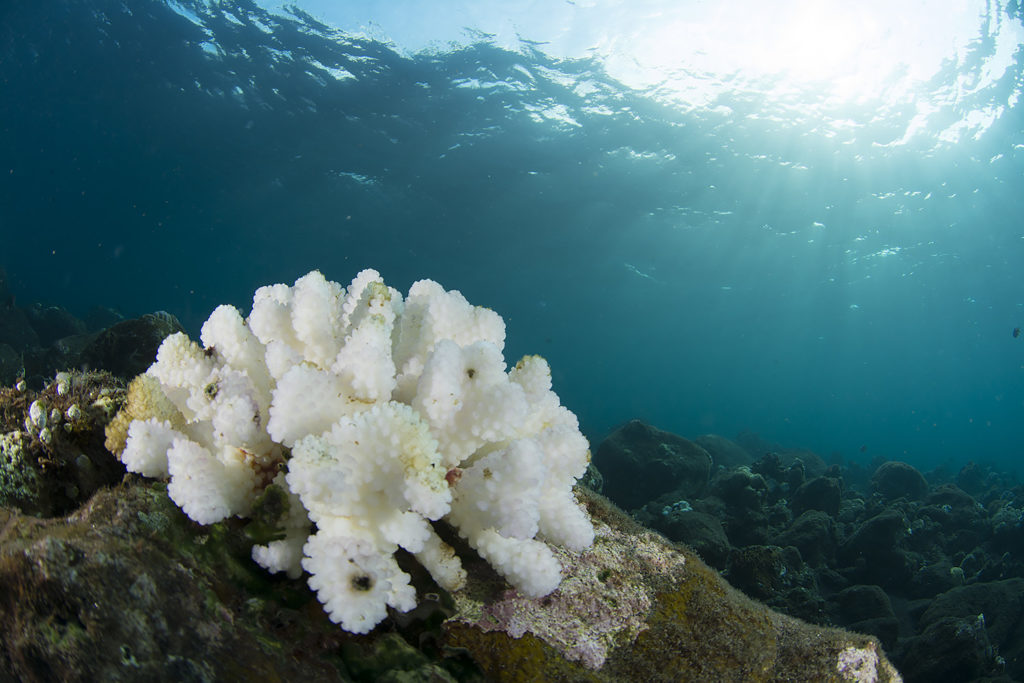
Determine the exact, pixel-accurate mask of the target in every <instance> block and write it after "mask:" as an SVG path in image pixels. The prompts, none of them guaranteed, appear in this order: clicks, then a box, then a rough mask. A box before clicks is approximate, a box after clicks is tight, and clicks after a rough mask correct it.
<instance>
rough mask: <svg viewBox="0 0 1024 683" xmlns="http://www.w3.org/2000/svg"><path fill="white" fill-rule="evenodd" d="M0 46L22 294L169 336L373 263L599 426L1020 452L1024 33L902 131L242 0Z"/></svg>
mask: <svg viewBox="0 0 1024 683" xmlns="http://www.w3.org/2000/svg"><path fill="white" fill-rule="evenodd" d="M1014 7H1016V6H1015V5H1014ZM228 9H230V10H231V13H230V14H229V13H226V12H225V11H224V10H228ZM996 11H997V13H998V12H1001V13H1002V14H1001V15H1000V16H1001V20H1002V21H1017V22H1019V21H1020V18H1019V14H1017V10H1015V9H1013V8H1011V10H1003V9H997V10H996ZM0 50H2V51H0V87H2V93H3V94H2V97H0V160H2V165H0V236H2V241H0V266H2V267H3V268H5V269H6V271H7V274H8V278H9V281H10V286H11V288H12V290H13V291H14V292H15V294H16V296H17V297H18V300H19V301H34V300H41V301H45V302H48V303H53V304H59V305H62V306H65V307H67V308H69V309H70V310H72V311H74V312H77V313H84V312H85V310H87V309H88V308H89V307H90V306H92V305H95V304H101V305H105V306H111V307H115V308H117V309H119V310H120V311H122V312H123V313H124V314H125V315H138V314H141V313H144V312H148V311H153V310H158V309H163V310H167V311H170V312H172V313H174V314H176V315H178V316H179V318H180V319H181V320H182V321H183V323H184V324H185V325H186V326H187V327H188V328H189V330H190V331H191V332H192V333H193V334H196V333H197V332H198V329H199V326H200V325H201V323H202V321H203V320H204V319H205V317H206V316H207V315H208V313H209V312H210V310H211V309H212V308H213V307H215V306H216V305H218V304H220V303H233V304H235V305H237V306H239V308H241V309H242V310H243V312H246V311H247V310H248V306H249V304H250V302H251V295H252V292H253V290H254V289H255V288H256V287H258V286H260V285H263V284H269V283H272V282H287V283H291V282H292V281H294V280H295V278H296V277H298V276H300V275H302V274H304V273H305V272H307V271H309V270H311V269H314V268H318V269H320V270H321V271H322V272H323V273H324V274H325V275H326V276H327V277H328V278H330V279H334V280H338V281H340V282H342V283H346V284H347V282H348V281H349V280H350V279H351V277H352V276H353V275H354V274H355V273H356V272H358V271H359V270H360V269H362V268H365V267H374V268H376V269H378V270H379V271H380V272H381V273H382V274H383V276H384V278H385V280H386V282H388V284H390V285H392V286H395V287H397V288H399V289H402V290H403V291H404V290H406V289H407V288H408V286H409V284H411V283H412V282H413V281H415V280H417V279H420V278H423V277H429V278H432V279H435V280H437V281H439V282H441V283H442V284H443V285H445V286H446V287H447V288H455V289H459V290H461V291H462V292H463V293H464V294H465V295H466V296H467V298H468V299H469V300H470V301H471V302H473V303H475V304H480V305H485V306H488V307H491V308H493V309H495V310H496V311H498V312H499V313H501V314H502V315H503V316H504V317H505V320H506V322H507V325H508V343H507V347H506V358H507V359H508V360H509V361H510V362H514V361H515V360H516V359H517V358H518V357H519V356H520V355H522V354H524V353H540V354H542V355H544V356H545V357H546V358H547V359H548V360H549V361H550V363H551V365H552V368H553V372H554V377H555V383H556V387H555V388H556V390H557V391H558V393H559V395H560V396H561V398H562V400H563V403H565V404H566V405H567V406H568V407H570V408H571V409H572V410H574V411H575V412H576V413H577V414H578V415H579V417H580V420H581V423H582V427H583V429H584V432H585V433H586V434H587V435H588V436H589V437H590V438H591V440H592V441H595V442H596V441H597V440H599V439H601V438H603V436H604V435H606V434H607V433H608V432H609V431H610V430H611V429H612V428H614V427H615V426H616V425H617V424H619V423H621V422H623V421H625V420H628V419H630V418H633V417H640V418H643V419H645V420H648V421H650V422H652V423H654V424H656V425H657V426H659V427H661V428H664V429H668V430H672V431H675V432H678V433H680V434H683V435H685V436H689V437H693V436H696V435H698V434H702V433H706V432H715V433H719V434H722V435H725V436H729V437H734V436H735V435H736V434H737V433H738V432H739V431H741V430H751V431H754V432H757V433H759V434H761V435H762V436H763V437H764V438H766V439H768V440H770V441H776V442H780V443H782V444H784V445H787V446H802V447H807V448H811V449H814V450H816V451H817V452H819V453H820V454H821V455H822V456H823V457H825V458H826V459H828V458H829V457H830V456H831V455H832V454H835V453H838V454H840V455H841V456H843V457H844V458H847V459H869V458H871V457H875V456H881V457H886V458H893V459H905V460H908V461H910V462H912V463H914V464H917V465H918V466H921V467H932V466H935V465H938V464H942V463H950V464H952V465H953V466H958V465H959V464H962V463H963V462H965V461H967V460H970V459H973V460H982V461H994V462H996V463H998V464H1001V465H1003V466H1012V467H1016V466H1017V463H1018V462H1019V460H1020V458H1021V455H1022V454H1024V439H1022V438H1021V437H1022V431H1024V335H1022V337H1021V338H1014V337H1013V336H1012V335H1011V331H1012V329H1013V328H1014V327H1016V326H1021V325H1024V269H1022V266H1024V191H1022V190H1024V117H1022V113H1021V108H1020V107H1019V106H1016V101H1015V99H1014V95H1015V94H1019V93H1020V91H1021V88H1022V81H1024V76H1022V69H1021V63H1022V60H1024V53H1022V52H1021V50H1020V49H1019V46H1018V49H1016V50H1015V51H1014V57H1013V59H1014V62H1013V64H1014V65H1013V67H1012V68H1010V69H1009V70H1008V71H1007V72H1006V75H1005V76H1004V77H1002V78H1001V79H999V80H998V82H997V83H996V84H995V85H994V86H993V87H992V88H989V89H986V90H984V91H982V92H975V93H973V94H965V95H963V96H962V97H960V98H958V99H957V101H956V103H955V104H954V105H952V106H951V107H950V108H949V109H948V110H943V111H940V112H939V113H938V114H937V115H936V116H937V117H938V118H943V117H944V118H945V119H946V123H947V124H949V123H952V122H955V121H957V120H958V117H964V116H966V112H967V111H969V110H970V111H973V110H978V109H983V108H985V107H989V108H993V107H996V105H998V108H999V114H998V116H997V117H996V118H995V120H994V123H992V125H991V126H990V127H988V128H987V129H986V130H984V131H983V132H981V133H979V134H978V135H977V136H964V137H963V139H961V140H958V141H954V142H945V143H943V142H942V141H941V140H939V139H937V137H936V136H935V135H932V136H928V135H922V136H918V138H915V139H914V140H910V141H905V142H899V141H900V140H901V139H902V136H903V135H904V133H905V130H906V128H907V126H908V122H909V121H910V120H911V118H912V117H911V114H910V113H909V112H907V113H901V112H900V111H896V112H895V113H892V112H890V114H892V115H891V116H889V117H888V118H884V119H883V118H876V119H872V118H871V116H870V115H867V117H866V119H865V120H868V121H870V123H869V124H868V125H864V126H860V127H858V128H857V129H856V131H855V132H851V131H850V130H847V129H845V128H842V127H835V126H833V127H831V128H830V127H829V126H827V125H824V124H822V122H821V120H820V119H819V118H815V116H814V115H811V114H808V115H807V116H796V115H793V114H792V110H790V113H789V114H786V113H785V112H781V113H780V111H777V110H773V109H771V106H774V105H769V104H767V103H765V102H764V101H761V100H759V99H757V98H756V97H751V96H749V95H748V94H745V93H736V94H735V95H729V94H725V95H722V96H720V97H719V99H718V100H717V101H716V102H715V106H713V107H706V108H701V109H690V110H685V109H681V108H677V107H672V106H670V105H667V104H665V103H661V102H659V101H658V100H656V99H654V98H652V97H650V96H648V94H645V93H644V92H639V91H634V90H630V89H628V88H625V87H624V86H622V85H621V84H618V83H617V82H615V81H614V80H613V79H611V78H610V77H608V76H606V75H605V74H604V73H603V71H602V68H601V65H600V64H599V63H598V62H597V61H596V60H589V61H588V60H581V61H564V60H563V61H559V60H556V59H554V58H551V57H548V56H545V54H544V53H543V52H542V51H541V50H540V49H539V48H537V49H534V48H531V47H530V46H529V45H528V44H524V47H523V48H522V49H521V50H519V51H510V50H507V49H503V48H500V47H498V46H496V45H495V44H493V42H491V41H490V40H489V39H488V38H487V37H486V36H480V37H479V40H478V41H476V42H473V43H471V44H467V45H463V46H461V47H458V48H457V49H454V50H450V51H433V52H431V53H419V54H402V53H400V52H398V51H396V50H394V49H392V48H391V47H389V46H388V45H386V44H383V43H381V42H377V41H374V40H369V39H365V38H356V37H353V36H350V35H347V34H343V33H341V32H340V31H337V30H334V29H330V28H328V27H326V26H323V25H321V24H319V23H318V22H317V21H316V20H315V19H313V18H312V17H309V16H304V15H302V14H296V15H291V16H284V17H282V16H276V15H270V14H268V13H267V12H265V11H264V10H261V9H260V8H258V7H257V6H256V5H253V4H251V3H249V2H247V1H245V0H237V1H232V2H224V3H221V4H220V5H218V6H215V7H213V8H211V7H209V6H207V5H206V4H205V3H201V2H180V3H171V4H170V5H168V4H165V3H163V2H159V1H156V0H137V1H135V2H125V3H122V2H114V1H110V0H89V1H87V0H54V1H53V2H46V3H41V2H40V3H35V2H19V3H14V2H9V3H3V4H2V6H0ZM986 50H991V46H988V45H985V44H984V42H982V43H980V44H978V45H976V46H975V48H974V52H973V53H971V54H968V55H966V57H965V58H964V59H962V60H961V61H960V62H959V63H956V64H954V63H951V64H949V65H948V68H947V69H946V70H945V71H944V72H943V73H942V74H940V75H939V77H938V78H939V79H946V80H948V81H950V82H953V81H955V80H956V78H957V76H958V74H959V73H961V72H962V71H964V70H966V72H968V73H969V72H970V69H975V70H976V69H977V68H978V64H977V63H980V61H982V60H984V58H985V55H986ZM972 60H973V62H972ZM329 68H340V69H344V70H345V71H347V72H348V74H350V77H347V78H343V79H337V78H335V77H334V75H332V72H331V71H330V70H329ZM958 69H959V70H961V71H958ZM335 73H337V72H335ZM581 84H585V86H586V87H579V86H580V85H581ZM941 85H942V84H941V83H938V84H937V87H938V86H941ZM860 106H862V108H863V109H864V111H861V112H860V114H865V112H867V114H870V113H871V112H870V108H871V107H872V106H873V105H872V104H871V103H870V102H869V103H864V104H862V105H860ZM897 109H898V108H897ZM933 118H934V117H933ZM897 143H898V144H897Z"/></svg>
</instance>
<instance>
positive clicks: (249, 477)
mask: <svg viewBox="0 0 1024 683" xmlns="http://www.w3.org/2000/svg"><path fill="white" fill-rule="evenodd" d="M504 341H505V324H504V321H503V320H502V319H501V316H499V315H498V314H497V313H495V312H494V311H491V310H488V309H485V308H480V307H478V306H473V305H471V304H470V303H469V302H467V301H466V299H465V298H464V297H463V296H462V295H461V294H460V293H459V292H456V291H446V290H445V289H444V288H443V287H441V285H439V284H437V283H436V282H432V281H430V280H421V281H419V282H417V283H415V284H413V286H412V288H411V289H410V291H409V296H408V298H407V299H404V300H403V298H402V295H401V294H400V293H399V292H398V291H396V290H394V289H391V288H389V287H388V286H387V285H385V284H384V282H383V281H382V280H381V279H380V275H379V274H378V273H377V272H376V271H373V270H364V271H362V272H361V273H359V274H358V275H357V276H356V277H355V279H353V281H352V283H351V284H350V285H349V286H348V287H347V288H344V287H342V286H341V285H339V284H337V283H334V282H329V281H328V280H326V279H325V278H324V277H323V276H322V275H321V274H320V273H319V272H316V271H314V272H312V273H309V274H308V275H305V276H303V277H301V278H299V279H298V280H297V281H296V282H295V285H294V286H292V287H288V286H286V285H272V286H268V287H261V288H260V289H258V290H257V291H256V293H255V295H254V297H253V307H252V312H251V313H250V314H249V316H248V318H246V319H243V318H242V316H241V314H240V313H239V312H238V311H237V310H236V309H234V308H232V307H230V306H221V307H219V308H217V309H216V310H215V311H214V312H213V313H212V314H211V316H210V318H209V320H207V322H206V324H205V325H204V326H203V330H202V342H203V346H202V347H200V346H199V345H198V344H196V343H194V342H192V341H190V340H189V339H188V338H187V337H186V336H185V335H183V334H176V335H171V336H170V337H168V338H167V339H166V340H165V341H164V343H163V344H162V345H161V347H160V351H159V353H158V355H157V361H156V363H154V364H153V366H152V367H151V368H150V369H149V371H148V375H150V376H151V377H152V378H154V379H155V380H156V381H158V382H159V386H160V390H161V391H162V392H163V393H164V394H165V395H166V397H167V398H168V399H169V401H170V402H171V403H173V405H174V406H175V407H176V408H177V411H178V414H176V415H173V416H171V417H172V419H170V420H167V419H163V418H161V419H150V420H136V421H134V422H133V423H132V424H131V425H130V427H129V430H128V441H127V445H126V447H125V449H124V452H123V453H122V455H121V458H122V461H123V462H124V463H125V465H126V466H127V467H128V468H129V469H130V470H132V471H136V472H140V473H142V474H144V475H146V476H168V477H169V478H170V484H169V486H168V492H169V494H170V495H171V497H172V498H173V499H174V501H175V502H176V503H177V504H178V505H179V506H180V507H182V509H183V510H184V511H185V512H186V514H188V515H189V516H190V517H191V518H192V519H194V520H196V521H198V522H200V523H203V524H209V523H212V522H216V521H219V520H221V519H224V518H225V517H228V516H231V515H239V516H246V515H248V514H249V513H250V512H252V510H253V507H254V506H255V505H256V504H257V499H258V497H259V496H260V495H261V493H262V492H263V491H264V490H265V489H266V487H267V485H268V484H270V483H271V482H273V483H275V484H276V485H278V486H280V487H282V488H284V489H286V491H287V496H286V499H287V500H288V501H289V503H288V506H287V510H286V511H285V512H284V513H283V514H284V516H283V518H282V519H281V520H279V524H280V525H281V526H282V527H283V528H282V529H280V531H281V532H282V533H281V534H280V535H278V536H275V537H273V538H274V540H270V541H269V542H267V543H266V544H264V545H256V546H255V547H254V548H253V558H254V559H255V560H256V561H257V562H258V563H260V564H261V565H263V566H264V567H266V568H267V569H269V570H271V571H285V572H287V573H288V574H289V575H290V576H298V575H299V574H300V573H301V570H303V569H304V570H305V571H307V572H308V573H309V575H310V576H309V584H310V586H311V587H312V588H313V589H314V590H316V592H317V595H318V597H319V598H320V600H321V601H322V602H323V603H324V605H325V608H326V610H327V612H328V613H329V614H330V616H331V618H332V619H333V620H334V621H336V622H339V623H340V624H341V625H342V626H343V627H344V628H345V629H347V630H349V631H354V632H359V633H362V632H366V631H368V630H370V629H371V628H373V627H374V626H375V625H376V624H377V623H379V622H380V621H381V619H383V618H384V616H385V615H386V613H387V608H388V607H392V608H394V609H398V610H408V609H411V608H412V607H413V606H414V605H415V602H416V601H415V592H414V590H413V588H412V587H411V586H410V584H409V581H410V578H409V576H408V575H407V574H406V573H405V572H403V571H402V570H401V569H400V568H399V567H398V564H397V563H396V562H395V559H394V553H395V552H396V551H397V549H398V548H399V547H401V548H404V549H405V550H407V551H408V552H409V553H411V554H412V555H413V556H414V557H416V558H417V559H418V560H419V562H420V563H421V564H422V565H423V566H424V567H425V568H426V569H427V570H428V571H429V572H430V574H431V575H432V576H433V577H434V579H435V580H436V581H437V582H438V583H439V584H440V585H441V586H442V587H444V588H445V589H447V590H457V589H458V588H460V587H461V586H462V585H463V583H464V581H465V571H464V570H463V568H462V565H461V562H460V561H459V558H458V557H457V556H456V555H455V553H454V551H453V550H452V548H451V547H450V546H448V545H447V544H445V543H444V542H443V541H442V540H441V538H440V536H438V534H437V533H436V532H435V530H434V527H433V525H432V524H431V522H433V521H436V520H439V519H444V520H446V521H447V522H449V523H450V524H452V525H453V526H454V527H456V528H457V529H458V531H459V533H460V534H461V535H462V536H463V537H465V538H466V539H467V541H468V542H469V543H470V545H472V546H473V547H474V548H476V550H477V551H478V552H479V553H480V555H481V556H482V557H484V558H485V559H486V560H487V561H488V562H490V563H491V564H492V565H493V566H494V567H495V568H496V569H497V570H498V571H499V572H500V573H502V574H503V575H504V576H505V577H506V578H507V579H508V580H509V582H510V583H511V584H512V585H513V586H514V587H515V588H517V589H519V590H520V591H521V592H523V593H524V594H525V595H529V596H534V597H537V596H541V595H545V594H547V593H549V592H550V591H552V590H554V588H555V587H557V585H558V583H559V581H560V571H561V570H560V567H559V564H558V562H557V560H556V559H555V557H554V555H553V553H552V552H551V550H550V548H549V547H548V545H547V543H555V544H558V545H563V546H566V547H568V548H570V549H573V550H581V549H583V548H585V547H587V546H589V545H590V544H591V543H592V541H593V528H592V526H591V524H590V520H589V518H588V517H587V515H586V513H585V512H584V511H583V509H582V508H581V507H580V506H579V505H578V504H577V503H576V501H575V499H574V497H573V494H572V486H573V484H574V483H575V481H576V480H577V479H578V478H579V477H580V476H582V474H583V472H584V471H585V469H586V467H587V462H588V461H589V451H588V450H587V442H586V440H585V439H584V438H583V436H582V434H580V432H579V427H578V424H577V421H576V417H575V416H574V415H573V414H572V413H571V412H570V411H568V410H567V409H565V408H564V407H562V406H561V405H560V403H559V401H558V397H557V396H556V395H555V394H554V392H553V391H552V390H551V375H550V371H549V369H548V366H547V363H546V362H545V361H544V360H543V359H541V358H540V357H538V356H527V357H526V358H524V359H522V360H521V361H520V362H519V363H518V364H517V365H516V367H515V368H513V369H512V370H511V371H506V366H505V361H504V358H503V357H502V348H503V346H504ZM172 412H173V411H172ZM164 417H166V416H164ZM172 425H177V428H176V427H175V426H172Z"/></svg>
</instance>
